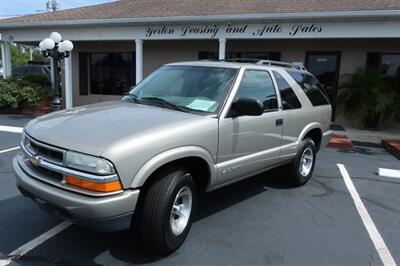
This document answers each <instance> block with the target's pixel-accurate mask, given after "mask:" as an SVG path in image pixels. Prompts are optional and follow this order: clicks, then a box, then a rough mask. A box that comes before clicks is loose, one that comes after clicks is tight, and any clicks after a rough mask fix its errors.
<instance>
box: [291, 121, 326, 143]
mask: <svg viewBox="0 0 400 266" xmlns="http://www.w3.org/2000/svg"><path fill="white" fill-rule="evenodd" d="M313 129H319V130H321V133H322V125H321V123H319V122H312V123H310V124H308V125H307V126H305V127H304V128H303V130H302V131H301V132H300V135H299V138H298V139H297V147H299V146H300V144H301V141H302V139H303V138H304V137H305V136H306V135H307V133H308V132H310V131H311V130H313Z"/></svg>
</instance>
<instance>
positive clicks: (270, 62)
mask: <svg viewBox="0 0 400 266" xmlns="http://www.w3.org/2000/svg"><path fill="white" fill-rule="evenodd" d="M219 61H225V62H238V63H239V62H240V63H254V64H257V65H269V66H281V67H288V68H293V69H298V70H307V69H306V68H305V66H303V65H301V64H296V63H287V62H281V61H274V60H263V59H257V58H229V59H223V60H219Z"/></svg>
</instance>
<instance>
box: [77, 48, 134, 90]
mask: <svg viewBox="0 0 400 266" xmlns="http://www.w3.org/2000/svg"><path fill="white" fill-rule="evenodd" d="M80 56H81V57H82V58H80V61H86V62H87V63H88V65H89V66H88V67H87V66H85V67H87V68H86V69H85V68H84V67H82V68H80V84H81V85H80V86H81V87H82V88H80V92H81V93H80V94H81V95H87V94H88V93H87V92H88V91H90V94H97V95H123V94H124V93H126V92H128V91H129V90H130V88H131V86H132V85H134V83H135V79H134V76H135V74H134V73H135V65H134V62H135V61H134V54H133V53H129V52H121V53H97V52H96V53H81V54H80ZM85 70H86V71H85ZM87 70H89V75H87ZM85 72H86V73H85ZM88 76H89V77H88ZM85 84H87V85H89V86H88V88H85ZM88 89H89V90H88Z"/></svg>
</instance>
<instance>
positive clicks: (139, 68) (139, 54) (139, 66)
mask: <svg viewBox="0 0 400 266" xmlns="http://www.w3.org/2000/svg"><path fill="white" fill-rule="evenodd" d="M135 44H136V48H135V53H136V84H138V83H139V82H140V81H142V78H143V40H141V39H136V40H135Z"/></svg>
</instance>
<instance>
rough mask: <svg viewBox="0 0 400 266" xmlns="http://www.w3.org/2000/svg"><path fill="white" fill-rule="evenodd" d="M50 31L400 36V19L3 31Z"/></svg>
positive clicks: (120, 36)
mask: <svg viewBox="0 0 400 266" xmlns="http://www.w3.org/2000/svg"><path fill="white" fill-rule="evenodd" d="M51 31H58V32H60V33H61V34H62V35H63V36H64V37H65V38H66V39H69V40H72V41H92V40H96V41H101V40H135V39H143V40H209V39H314V38H318V39H326V38H400V21H397V20H381V21H372V20H370V21H331V22H328V21H321V22H316V21H315V22H293V23H289V22H279V23H262V22H260V23H248V24H234V23H232V24H230V23H222V22H221V23H216V24H210V23H204V24H197V25H196V24H186V25H185V24H159V25H148V26H133V25H132V26H115V27H113V26H108V27H73V28H66V27H61V28H51V29H48V28H38V29H29V30H26V29H15V30H9V31H5V32H3V34H2V35H3V36H2V38H3V40H8V41H10V36H12V39H13V40H15V41H21V42H22V41H38V40H42V39H43V38H44V37H46V36H48V35H49V32H51Z"/></svg>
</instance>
